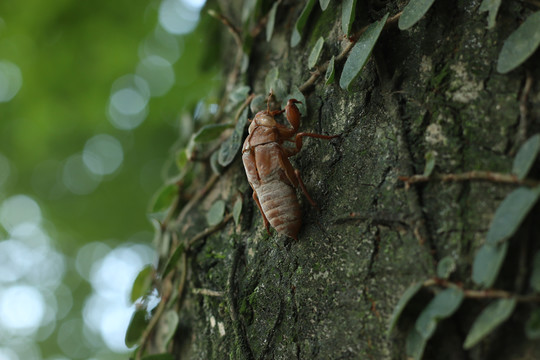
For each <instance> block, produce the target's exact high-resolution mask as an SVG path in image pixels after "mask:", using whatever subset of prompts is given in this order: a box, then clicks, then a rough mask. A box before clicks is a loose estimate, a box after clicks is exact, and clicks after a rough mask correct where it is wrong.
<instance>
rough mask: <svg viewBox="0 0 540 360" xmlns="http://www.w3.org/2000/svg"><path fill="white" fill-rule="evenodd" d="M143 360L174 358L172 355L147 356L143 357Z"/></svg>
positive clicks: (171, 359)
mask: <svg viewBox="0 0 540 360" xmlns="http://www.w3.org/2000/svg"><path fill="white" fill-rule="evenodd" d="M142 360H174V356H172V355H171V354H154V355H147V356H145V357H143V358H142Z"/></svg>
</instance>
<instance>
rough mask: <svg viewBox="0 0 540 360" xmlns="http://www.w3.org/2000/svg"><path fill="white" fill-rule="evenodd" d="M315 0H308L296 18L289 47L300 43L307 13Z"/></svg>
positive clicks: (307, 16) (309, 12)
mask: <svg viewBox="0 0 540 360" xmlns="http://www.w3.org/2000/svg"><path fill="white" fill-rule="evenodd" d="M315 1H316V0H308V2H307V3H306V6H304V10H302V13H301V14H300V16H299V17H298V20H296V24H294V28H293V33H292V36H291V47H295V46H296V45H298V44H299V43H300V40H302V31H303V30H304V27H305V26H306V23H307V20H308V18H309V14H311V10H313V6H314V5H315Z"/></svg>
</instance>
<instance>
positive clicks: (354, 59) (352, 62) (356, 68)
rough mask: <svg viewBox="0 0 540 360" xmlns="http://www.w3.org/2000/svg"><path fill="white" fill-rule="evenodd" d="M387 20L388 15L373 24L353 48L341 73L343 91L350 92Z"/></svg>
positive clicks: (340, 81) (340, 83)
mask: <svg viewBox="0 0 540 360" xmlns="http://www.w3.org/2000/svg"><path fill="white" fill-rule="evenodd" d="M386 19H388V14H386V15H385V16H384V17H383V18H382V19H381V20H379V21H378V22H375V23H373V24H371V25H370V26H369V27H368V28H367V29H366V31H365V32H364V33H363V34H362V35H360V38H359V39H358V41H357V42H356V44H355V45H354V47H353V48H352V50H351V52H350V54H349V57H348V58H347V61H346V62H345V65H344V66H343V72H342V73H341V78H340V80H339V86H341V88H342V89H344V90H348V89H349V86H350V84H351V83H352V81H353V80H354V79H356V77H357V76H358V74H359V73H360V71H361V70H362V68H363V67H364V65H365V64H366V62H367V59H368V58H369V55H370V54H371V51H372V50H373V47H374V46H375V43H376V42H377V39H378V38H379V35H380V34H381V31H382V29H383V27H384V25H385V24H386Z"/></svg>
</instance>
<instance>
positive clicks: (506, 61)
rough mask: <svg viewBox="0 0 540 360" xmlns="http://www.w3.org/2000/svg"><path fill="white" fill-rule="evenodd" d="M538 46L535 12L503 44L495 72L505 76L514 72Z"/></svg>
mask: <svg viewBox="0 0 540 360" xmlns="http://www.w3.org/2000/svg"><path fill="white" fill-rule="evenodd" d="M538 45H540V11H537V12H535V13H534V14H532V15H529V17H528V18H527V19H526V20H525V21H524V22H523V24H521V26H520V27H518V28H517V29H516V31H514V32H513V33H512V34H510V36H509V37H508V39H506V41H505V42H504V45H503V48H502V50H501V53H500V54H499V60H498V61H497V71H498V72H500V73H501V74H505V73H507V72H509V71H511V70H514V69H515V68H517V67H518V66H519V65H521V64H522V63H523V62H524V61H525V60H527V59H528V58H529V56H531V55H532V54H533V53H534V52H535V50H536V48H537V47H538Z"/></svg>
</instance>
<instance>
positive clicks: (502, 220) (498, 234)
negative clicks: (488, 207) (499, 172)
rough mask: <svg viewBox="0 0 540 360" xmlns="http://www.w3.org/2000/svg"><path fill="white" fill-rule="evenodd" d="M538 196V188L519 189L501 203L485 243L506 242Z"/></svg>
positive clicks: (539, 192)
mask: <svg viewBox="0 0 540 360" xmlns="http://www.w3.org/2000/svg"><path fill="white" fill-rule="evenodd" d="M539 195H540V188H534V189H528V188H525V187H520V188H518V189H516V190H514V191H512V192H511V193H510V194H508V195H507V196H506V197H505V198H504V200H503V201H502V202H501V204H500V205H499V207H498V208H497V210H496V211H495V215H494V216H493V220H492V221H491V225H490V226H489V230H488V233H487V236H486V243H488V244H492V245H493V244H496V243H500V242H503V241H505V240H508V239H509V238H510V237H511V236H512V235H514V233H515V232H516V231H517V229H518V228H519V226H520V225H521V223H522V222H523V219H525V217H526V216H527V214H528V213H529V211H531V209H532V207H533V206H534V204H536V201H537V200H538V196H539Z"/></svg>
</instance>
